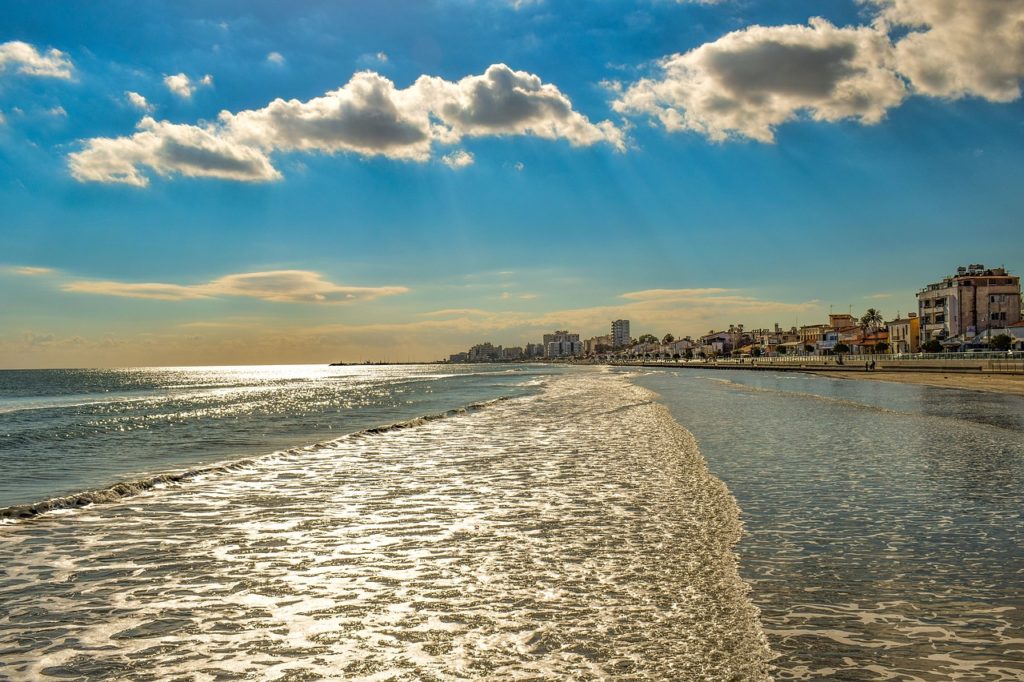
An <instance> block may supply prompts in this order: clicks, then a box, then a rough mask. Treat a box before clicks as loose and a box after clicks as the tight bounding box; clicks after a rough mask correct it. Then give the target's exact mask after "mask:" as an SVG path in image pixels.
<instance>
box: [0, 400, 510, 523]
mask: <svg viewBox="0 0 1024 682" xmlns="http://www.w3.org/2000/svg"><path fill="white" fill-rule="evenodd" d="M509 399H510V398H509V396H501V397H498V398H494V399H493V400H485V401H482V402H475V403H470V404H469V405H466V406H464V407H457V408H454V409H451V410H445V411H444V412H437V413H434V414H427V415H423V416H420V417H415V418H413V419H408V420H405V421H400V422H395V423H393V424H386V425H383V426H374V427H370V428H367V429H362V430H361V431H355V432H353V433H349V434H346V435H344V436H341V437H340V438H336V439H334V440H330V441H326V442H323V443H316V444H315V445H310V446H307V447H303V448H291V449H288V450H284V451H278V452H273V453H269V454H266V455H261V456H259V457H248V458H245V459H237V460H231V461H227V462H220V463H217V464H211V465H208V466H201V467H193V468H190V469H185V470H183V471H173V472H163V473H159V474H153V475H152V476H146V477H144V478H138V479H135V480H131V481H121V482H119V483H115V484H113V485H111V486H108V487H106V488H100V489H98V490H85V491H82V492H78V493H72V494H70V495H64V496H61V497H52V498H50V499H48V500H43V501H41V502H31V503H28V504H19V505H13V506H10V507H3V508H0V523H5V522H6V523H11V522H15V521H24V520H28V519H33V518H36V517H38V516H41V515H42V514H46V513H47V512H53V511H59V510H71V509H81V508H82V507H88V506H89V505H93V504H105V503H110V502H119V501H121V500H123V499H125V498H127V497H133V496H135V495H138V494H139V493H143V492H146V491H148V490H153V489H155V488H158V487H162V486H167V485H179V484H182V483H187V482H189V481H191V480H194V479H196V478H199V477H200V476H207V475H210V474H222V473H227V472H230V471H237V470H240V469H244V468H247V467H250V466H253V465H255V464H257V463H259V462H260V461H263V460H266V459H269V458H271V457H279V456H281V455H297V454H300V453H303V452H314V451H318V450H322V449H324V448H328V447H332V446H336V445H337V444H339V443H342V442H344V441H346V440H347V439H351V438H364V437H367V436H375V435H379V434H383V433H388V432H391V431H398V430H402V429H411V428H415V427H417V426H421V425H423V424H427V423H429V422H432V421H437V420H439V419H447V418H450V417H456V416H459V415H463V414H467V413H469V412H475V411H477V410H482V409H486V408H488V407H490V406H492V405H496V404H498V403H500V402H503V401H505V400H509Z"/></svg>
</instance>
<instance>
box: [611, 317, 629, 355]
mask: <svg viewBox="0 0 1024 682" xmlns="http://www.w3.org/2000/svg"><path fill="white" fill-rule="evenodd" d="M631 340H632V339H631V338H630V336H629V320H615V321H614V322H612V345H613V346H615V347H616V348H620V347H622V346H628V345H629V342H630V341H631Z"/></svg>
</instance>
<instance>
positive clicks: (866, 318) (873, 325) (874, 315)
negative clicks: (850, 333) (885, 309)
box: [860, 308, 883, 333]
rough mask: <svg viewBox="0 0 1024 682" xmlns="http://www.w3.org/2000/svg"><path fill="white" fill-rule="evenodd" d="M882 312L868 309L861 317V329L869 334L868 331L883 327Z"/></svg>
mask: <svg viewBox="0 0 1024 682" xmlns="http://www.w3.org/2000/svg"><path fill="white" fill-rule="evenodd" d="M882 321H883V320H882V312H881V311H879V310H875V309H874V308H868V310H867V312H866V313H864V314H863V315H861V318H860V328H861V329H863V330H864V331H865V333H866V332H867V330H868V329H871V330H875V329H878V328H879V327H880V326H881V325H882Z"/></svg>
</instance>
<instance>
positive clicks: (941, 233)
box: [0, 0, 1024, 367]
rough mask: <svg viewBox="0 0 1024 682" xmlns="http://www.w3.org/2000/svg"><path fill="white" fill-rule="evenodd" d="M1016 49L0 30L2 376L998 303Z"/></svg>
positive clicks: (332, 26)
mask: <svg viewBox="0 0 1024 682" xmlns="http://www.w3.org/2000/svg"><path fill="white" fill-rule="evenodd" d="M954 5H955V6H954ZM1021 21H1024V1H1021V0H1008V1H997V0H984V1H979V2H976V3H963V4H951V3H947V2H940V1H938V0H919V1H911V0H868V1H862V2H859V1H856V0H829V1H828V2H811V1H810V0H806V1H798V2H792V3H786V4H785V7H782V8H780V7H778V6H777V3H767V2H750V3H737V2H729V1H727V0H726V1H722V2H660V1H658V0H648V1H638V2H629V3H626V2H609V3H596V4H584V5H580V4H579V3H569V2H559V1H556V0H537V1H534V2H522V1H512V0H509V1H507V2H506V1H499V0H494V1H491V2H479V3H462V2H443V3H442V2H438V3H413V2H397V3H388V4H386V5H382V6H368V5H363V4H358V5H357V4H351V5H338V4H337V3H328V2H312V3H303V4H302V5H300V6H299V7H297V8H285V7H283V6H277V5H275V4H253V3H242V2H203V3H198V2H181V3H174V4H173V5H168V6H159V7H158V6H152V5H136V4H133V3H128V2H111V3H104V4H103V5H102V6H100V5H95V4H91V3H84V2H72V3H48V2H41V3H31V4H29V3H8V4H7V5H5V21H4V25H3V26H2V27H0V207H2V209H0V210H2V218H0V367H52V366H112V365H169V364H249V363H275V362H280V363H299V362H310V363H321V362H330V361H336V360H345V361H362V360H392V361H411V360H434V359H439V358H442V357H447V356H448V355H449V354H450V353H453V352H456V351H457V350H460V349H465V348H467V347H469V346H470V345H472V344H476V343H479V342H482V341H485V340H486V341H492V342H493V343H495V344H503V345H511V346H519V345H523V344H525V343H526V342H528V341H531V340H534V339H535V340H537V341H539V340H540V339H541V337H542V335H543V334H544V333H550V332H551V331H552V330H555V329H569V330H572V331H573V332H578V333H579V334H580V335H581V337H584V338H589V337H591V336H596V335H603V334H608V333H609V323H610V321H612V320H615V319H619V318H622V319H628V320H630V321H631V333H632V335H633V336H634V337H636V336H639V335H640V334H644V333H652V334H655V335H658V336H661V335H663V334H665V333H667V332H668V333H672V334H675V335H677V336H684V335H694V336H696V335H699V334H704V333H707V332H708V331H709V330H711V329H722V328H726V327H728V325H729V324H734V323H742V324H745V325H747V327H770V326H771V325H773V324H774V323H776V322H778V323H780V324H782V325H783V326H784V327H790V326H799V325H801V324H809V323H816V322H819V321H821V320H823V319H826V318H827V315H828V313H829V311H830V307H831V309H832V310H834V311H835V312H847V311H848V310H852V312H853V313H854V314H856V315H859V314H860V313H862V312H863V311H864V310H865V309H866V308H869V307H873V308H878V309H881V310H882V311H883V313H884V315H885V317H886V318H887V319H891V318H894V317H896V315H897V313H900V314H902V315H906V314H907V313H909V312H914V311H916V310H917V303H916V300H915V294H916V292H917V291H918V290H919V289H920V288H922V287H924V286H926V285H928V284H929V283H931V282H935V281H938V280H941V279H942V278H943V277H946V276H949V275H951V274H953V273H954V272H955V270H956V268H957V267H958V266H962V265H968V264H970V263H984V264H986V265H988V266H990V267H999V266H1005V267H1006V268H1007V269H1008V270H1009V271H1010V272H1012V273H1014V274H1017V275H1019V274H1020V273H1021V272H1022V271H1024V242H1022V241H1021V240H1020V238H1019V235H1020V230H1021V223H1020V216H1021V215H1024V197H1022V195H1021V192H1020V191H1019V189H1020V186H1021V181H1022V179H1024V172H1022V171H1024V135H1021V121H1024V103H1022V100H1021V91H1020V82H1021V78H1022V77H1024V66H1022V65H1021V64H1020V63H1019V60H1015V59H1014V57H1013V55H1017V54H1020V52H1021V50H1024V37H1022V36H1021V35H1020V34H1019V31H1015V30H1014V28H1013V27H1014V26H1018V25H1019V22H1021Z"/></svg>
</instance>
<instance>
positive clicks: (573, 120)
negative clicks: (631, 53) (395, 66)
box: [414, 64, 625, 150]
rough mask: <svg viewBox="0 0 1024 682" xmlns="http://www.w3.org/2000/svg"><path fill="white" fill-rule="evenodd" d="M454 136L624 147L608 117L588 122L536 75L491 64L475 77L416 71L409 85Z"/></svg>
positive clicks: (562, 95) (557, 90) (618, 132)
mask: <svg viewBox="0 0 1024 682" xmlns="http://www.w3.org/2000/svg"><path fill="white" fill-rule="evenodd" d="M414 87H416V88H417V89H419V90H420V91H421V93H422V95H423V97H425V98H426V100H427V102H428V103H429V104H428V106H429V109H430V111H431V112H433V113H434V114H436V115H437V116H438V117H439V118H440V119H441V122H442V123H443V124H444V126H445V127H446V128H447V129H448V130H447V131H446V134H447V135H449V136H452V137H453V138H454V139H459V138H461V137H462V136H480V135H533V136H535V137H542V138H547V139H564V140H567V141H568V142H569V143H570V144H572V145H575V146H589V145H592V144H596V143H598V142H605V143H608V144H611V145H612V146H613V147H615V148H616V149H619V150H623V149H624V148H625V143H624V140H623V136H622V131H621V130H619V129H618V128H616V127H615V125H614V124H612V123H611V122H610V121H602V122H600V123H597V124H594V123H591V122H590V121H589V120H588V119H587V117H586V116H584V115H583V114H580V113H579V112H577V111H575V110H573V108H572V102H570V101H569V98H568V97H566V96H565V95H564V94H563V93H562V92H561V91H559V89H558V88H556V87H555V86H554V85H551V84H550V83H543V82H542V81H541V79H540V78H539V77H538V76H535V75H533V74H530V73H527V72H525V71H513V70H512V69H510V68H509V67H508V66H506V65H504V64H493V65H491V66H490V67H488V69H487V71H485V72H484V73H483V75H480V76H467V77H466V78H463V79H462V80H460V81H458V82H456V83H453V82H450V81H446V80H443V79H441V78H433V77H429V76H421V77H420V79H419V80H417V81H416V84H415V86H414Z"/></svg>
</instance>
